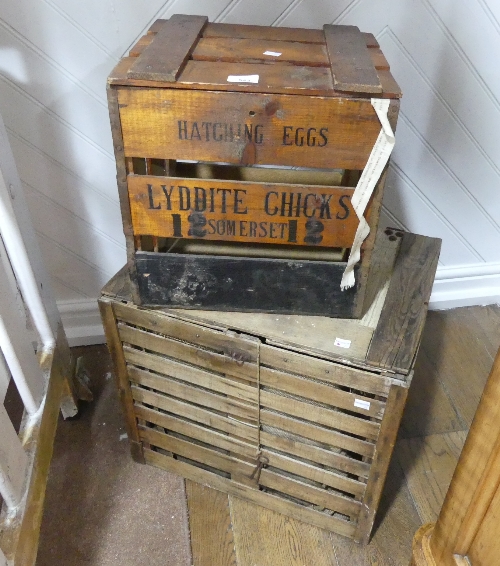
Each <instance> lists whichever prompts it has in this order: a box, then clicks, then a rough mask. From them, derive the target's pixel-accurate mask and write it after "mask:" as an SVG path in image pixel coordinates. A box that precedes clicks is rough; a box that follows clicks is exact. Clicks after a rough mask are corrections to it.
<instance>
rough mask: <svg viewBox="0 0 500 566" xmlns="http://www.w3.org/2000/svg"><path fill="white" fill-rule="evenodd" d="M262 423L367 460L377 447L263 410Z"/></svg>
mask: <svg viewBox="0 0 500 566" xmlns="http://www.w3.org/2000/svg"><path fill="white" fill-rule="evenodd" d="M260 421H261V423H262V424H265V425H268V426H273V427H276V428H279V429H281V430H283V431H287V432H291V433H292V434H297V435H299V436H303V437H304V438H309V439H310V440H314V441H315V442H320V443H322V444H326V445H327V446H334V447H338V448H342V449H344V450H349V451H350V452H355V453H356V454H360V455H362V456H366V457H367V458H371V457H372V456H373V452H374V450H375V445H374V444H371V443H370V442H366V441H364V440H360V439H358V438H353V437H351V436H347V435H346V434H342V433H340V432H336V431H334V430H328V429H326V428H323V427H320V426H316V425H314V424H313V423H308V422H305V421H300V420H298V419H294V418H292V417H287V416H285V415H279V414H278V413H274V412H272V411H269V410H266V409H262V410H261V414H260Z"/></svg>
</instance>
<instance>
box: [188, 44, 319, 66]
mask: <svg viewBox="0 0 500 566" xmlns="http://www.w3.org/2000/svg"><path fill="white" fill-rule="evenodd" d="M192 58H193V60H194V61H221V62H227V63H264V62H265V63H277V64H280V65H282V64H284V63H290V64H293V65H304V66H306V67H328V66H329V65H330V62H329V59H328V55H327V53H326V48H325V46H324V45H320V44H317V43H299V42H297V41H271V40H267V39H266V40H264V39H261V40H258V39H240V38H203V39H200V41H199V42H198V44H197V45H196V49H195V50H194V52H193V55H192Z"/></svg>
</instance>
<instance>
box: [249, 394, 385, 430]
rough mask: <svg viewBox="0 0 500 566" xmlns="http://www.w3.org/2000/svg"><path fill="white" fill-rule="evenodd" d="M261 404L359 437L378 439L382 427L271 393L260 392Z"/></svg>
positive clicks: (372, 422)
mask: <svg viewBox="0 0 500 566" xmlns="http://www.w3.org/2000/svg"><path fill="white" fill-rule="evenodd" d="M260 402H261V405H263V406H264V407H268V408H270V409H274V410H275V411H280V412H282V413H286V414H288V415H291V416H294V417H299V418H301V419H305V420H309V421H313V422H315V423H318V424H321V425H325V426H329V427H332V428H336V429H338V430H341V431H344V432H350V433H352V434H356V435H358V436H362V437H366V438H371V439H376V438H377V436H378V432H379V428H380V425H379V424H378V423H376V422H374V421H368V420H364V419H358V418H356V417H354V416H351V415H347V414H345V413H341V412H340V411H332V410H330V409H325V408H323V407H319V406H317V405H312V404H311V403H304V402H303V401H298V400H297V399H291V398H289V397H284V396H282V395H277V394H275V393H270V392H269V391H261V392H260Z"/></svg>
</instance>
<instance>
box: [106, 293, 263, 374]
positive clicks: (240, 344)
mask: <svg viewBox="0 0 500 566" xmlns="http://www.w3.org/2000/svg"><path fill="white" fill-rule="evenodd" d="M114 310H115V312H116V317H117V319H118V320H122V321H123V322H126V323H128V324H134V325H136V326H141V327H144V328H147V329H148V330H151V331H153V332H158V333H160V334H166V335H167V336H172V337H173V338H177V339H179V340H183V341H185V342H191V343H192V344H200V345H201V346H205V347H207V348H212V349H213V350H216V351H218V352H224V351H226V352H228V353H229V355H230V354H231V352H232V353H234V355H235V356H237V357H238V358H239V359H240V361H242V360H243V361H244V362H245V363H247V362H253V363H255V362H256V361H257V359H256V357H255V354H256V347H255V342H254V341H251V340H247V339H245V337H244V336H241V335H237V336H235V335H234V334H226V333H223V332H221V331H218V330H212V329H211V328H207V326H202V325H200V324H194V323H192V322H186V321H184V320H179V319H178V318H173V317H171V316H168V314H165V313H161V312H158V311H153V310H144V309H138V308H137V307H135V306H133V305H124V304H122V303H118V302H116V303H115V304H114Z"/></svg>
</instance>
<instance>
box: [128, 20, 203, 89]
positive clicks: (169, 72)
mask: <svg viewBox="0 0 500 566" xmlns="http://www.w3.org/2000/svg"><path fill="white" fill-rule="evenodd" d="M207 22H208V18H207V17H206V16H185V15H181V14H175V15H174V16H172V17H171V18H170V19H169V20H168V21H166V22H164V23H163V25H162V26H161V28H160V29H159V30H158V33H157V34H156V35H155V36H154V39H153V41H152V42H151V43H150V44H149V45H147V46H146V47H145V48H144V50H143V51H142V53H141V55H140V56H139V57H138V59H137V61H136V62H135V63H134V64H133V65H132V67H131V68H130V70H129V71H128V76H129V77H130V78H132V79H142V80H156V81H163V82H174V81H176V80H177V77H178V76H179V74H180V73H181V71H182V68H183V67H184V65H185V63H186V61H187V59H188V57H189V56H190V54H191V52H192V51H193V49H194V47H195V45H196V42H197V40H198V38H199V37H200V35H201V32H202V30H203V27H204V26H205V25H206V23H207Z"/></svg>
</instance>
